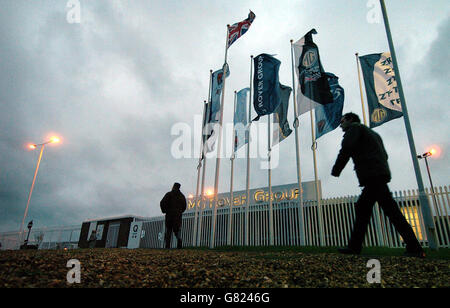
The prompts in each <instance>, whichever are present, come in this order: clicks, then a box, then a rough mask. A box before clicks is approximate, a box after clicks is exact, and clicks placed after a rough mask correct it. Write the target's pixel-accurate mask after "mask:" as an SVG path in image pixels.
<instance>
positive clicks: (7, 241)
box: [0, 186, 450, 250]
mask: <svg viewBox="0 0 450 308" xmlns="http://www.w3.org/2000/svg"><path fill="white" fill-rule="evenodd" d="M426 194H427V196H428V199H429V204H430V206H431V207H432V213H433V217H434V222H435V226H436V231H437V232H436V233H437V237H438V245H439V247H447V248H449V247H450V201H449V186H444V187H436V188H434V193H431V192H430V191H429V190H426ZM357 198H358V197H357V196H349V197H342V198H331V199H323V200H321V203H320V204H321V205H320V206H321V207H322V208H321V210H322V211H321V212H322V222H323V226H322V228H320V226H319V221H320V220H319V219H318V218H319V216H318V213H319V211H318V209H317V204H316V202H315V201H307V202H305V203H304V205H303V217H304V223H303V224H302V223H300V219H299V205H298V202H294V201H288V202H278V203H277V202H274V203H273V207H272V209H273V234H271V232H270V228H269V226H270V224H269V217H270V215H269V214H270V213H269V205H268V204H267V203H258V204H251V205H250V206H249V210H248V230H247V229H246V220H247V219H246V215H247V214H246V210H245V209H246V208H245V206H239V207H233V210H232V216H231V217H232V219H231V242H230V243H229V242H228V232H229V231H228V230H229V228H230V225H229V223H230V221H229V218H230V215H229V214H230V209H229V207H223V208H218V209H217V216H216V232H215V237H214V246H215V247H217V246H227V245H230V246H244V245H245V244H246V235H247V234H248V245H249V246H268V245H270V238H271V236H273V243H274V245H276V246H299V245H300V244H301V242H300V238H301V234H302V232H303V234H304V237H305V245H307V246H345V245H346V244H347V241H348V238H349V236H350V232H351V230H352V227H353V223H354V219H355V210H354V206H355V203H356V200H357ZM394 198H395V199H396V201H397V203H398V205H399V207H400V209H401V211H402V212H403V214H404V216H405V218H406V219H407V220H408V222H409V223H410V225H411V226H412V228H413V230H414V232H415V234H416V236H417V238H418V239H419V241H420V242H421V243H422V245H423V246H424V247H426V246H427V245H428V241H427V238H426V233H425V232H424V230H425V227H424V221H423V217H422V212H421V209H420V204H419V201H418V193H417V191H411V190H408V191H402V192H395V193H394ZM212 215H213V210H212V209H211V208H205V209H199V211H198V218H197V219H198V221H197V228H198V232H197V239H198V240H197V242H196V243H195V245H194V226H195V221H194V220H195V211H194V210H191V211H188V212H186V213H185V214H183V224H182V229H181V230H182V231H181V237H182V239H183V246H185V247H186V246H202V247H210V246H211V244H212V243H211V223H212ZM321 229H322V230H323V234H321V233H320V232H319V230H321ZM142 230H143V231H144V232H143V233H142V234H143V235H144V236H143V237H142V238H141V240H140V246H139V247H140V248H162V247H163V246H164V232H165V225H164V217H163V216H159V217H153V218H150V219H149V220H146V221H144V222H143V224H142ZM80 232H81V226H68V227H56V228H41V229H32V231H31V234H30V237H29V244H30V245H38V246H39V249H55V248H69V249H70V248H77V246H78V240H79V237H80ZM18 237H19V234H18V232H4V233H0V243H1V249H2V250H5V249H18V248H19V246H20V245H19V240H18ZM26 237H27V231H25V234H24V235H23V238H26ZM22 243H23V242H22ZM175 245H176V241H175V240H172V246H173V247H175ZM364 245H365V246H384V247H392V248H400V247H403V242H402V240H401V238H400V236H399V235H398V233H397V232H396V231H395V229H394V228H393V226H392V225H391V223H390V222H389V219H388V218H387V217H386V216H385V215H384V214H383V212H382V210H380V209H379V207H378V205H377V204H376V205H375V206H374V209H373V215H372V218H371V221H370V224H369V227H368V230H367V234H366V238H365V242H364Z"/></svg>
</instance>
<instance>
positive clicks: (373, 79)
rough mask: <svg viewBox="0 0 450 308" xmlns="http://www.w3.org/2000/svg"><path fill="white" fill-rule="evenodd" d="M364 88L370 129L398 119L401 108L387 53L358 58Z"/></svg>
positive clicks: (393, 73) (389, 55)
mask: <svg viewBox="0 0 450 308" xmlns="http://www.w3.org/2000/svg"><path fill="white" fill-rule="evenodd" d="M359 60H360V62H361V69H362V72H363V76H364V85H365V86H366V94H367V104H368V106H369V115H370V127H377V126H380V125H381V124H384V123H386V122H388V121H390V120H393V119H397V118H400V117H401V116H402V115H403V113H402V106H401V102H400V95H399V93H398V88H397V81H396V79H395V72H394V67H393V63H392V59H391V54H390V53H389V52H385V53H377V54H370V55H366V56H362V57H359Z"/></svg>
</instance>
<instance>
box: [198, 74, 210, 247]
mask: <svg viewBox="0 0 450 308" xmlns="http://www.w3.org/2000/svg"><path fill="white" fill-rule="evenodd" d="M212 73H213V71H212V70H209V90H208V102H211V90H212ZM210 112H211V110H210V108H208V105H206V115H205V116H206V117H207V118H208V117H209V114H210ZM203 129H205V128H203ZM203 133H205V132H203ZM202 138H204V141H205V142H206V136H202ZM205 142H204V143H205ZM204 143H203V147H202V155H203V170H202V186H201V189H200V190H201V199H200V200H201V202H200V209H201V212H200V217H199V222H198V227H197V228H196V230H197V229H198V231H197V236H196V246H198V245H199V244H200V241H201V234H202V220H203V208H204V198H205V170H206V153H205V144H204Z"/></svg>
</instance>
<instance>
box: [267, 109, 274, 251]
mask: <svg viewBox="0 0 450 308" xmlns="http://www.w3.org/2000/svg"><path fill="white" fill-rule="evenodd" d="M271 156H272V145H271V144H270V114H268V115H267V162H268V165H269V169H268V186H269V245H270V246H273V204H272V166H271V164H270V161H271V158H272V157H271Z"/></svg>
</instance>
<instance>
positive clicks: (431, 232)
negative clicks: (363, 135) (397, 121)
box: [380, 0, 439, 250]
mask: <svg viewBox="0 0 450 308" xmlns="http://www.w3.org/2000/svg"><path fill="white" fill-rule="evenodd" d="M380 4H381V10H382V12H383V18H384V25H385V28H386V35H387V38H388V42H389V49H390V51H391V56H392V63H393V65H394V71H395V78H396V81H397V87H398V91H399V96H400V103H401V105H402V112H403V119H404V121H405V127H406V134H407V136H408V141H409V148H410V152H411V157H412V161H413V165H414V171H415V174H416V179H417V186H418V188H419V202H420V205H421V210H422V215H423V218H424V223H425V231H426V234H427V239H428V246H429V247H430V248H431V249H433V250H438V249H439V248H438V244H437V243H438V242H437V236H436V226H435V224H434V219H433V213H432V212H431V208H430V204H429V202H428V197H427V195H426V194H425V189H424V186H423V180H422V175H421V173H420V167H419V161H418V159H417V151H416V146H415V144H414V137H413V135H412V129H411V124H410V122H409V116H408V110H407V107H406V100H405V94H404V92H403V87H402V81H401V78H400V71H399V68H398V62H397V57H396V55H395V48H394V43H393V41H392V35H391V30H390V27H389V19H388V16H387V12H386V5H385V3H384V0H380Z"/></svg>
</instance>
